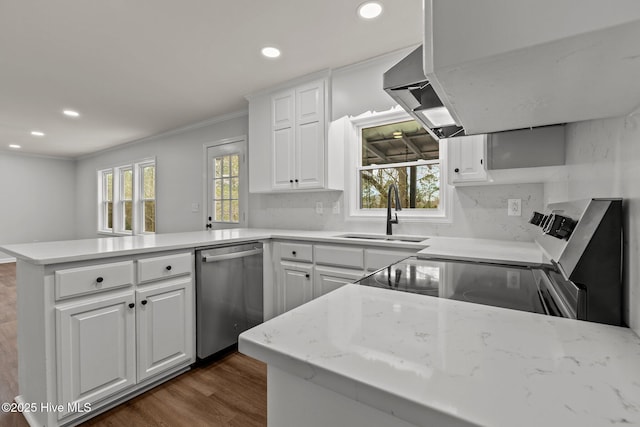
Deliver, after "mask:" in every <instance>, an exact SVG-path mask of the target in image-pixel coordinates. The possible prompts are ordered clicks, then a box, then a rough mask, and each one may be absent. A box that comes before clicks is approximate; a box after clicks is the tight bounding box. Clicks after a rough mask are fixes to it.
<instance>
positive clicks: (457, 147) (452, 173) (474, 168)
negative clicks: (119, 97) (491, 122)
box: [447, 135, 487, 184]
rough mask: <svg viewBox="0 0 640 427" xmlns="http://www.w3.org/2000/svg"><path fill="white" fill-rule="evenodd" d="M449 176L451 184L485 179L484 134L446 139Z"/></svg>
mask: <svg viewBox="0 0 640 427" xmlns="http://www.w3.org/2000/svg"><path fill="white" fill-rule="evenodd" d="M447 144H448V147H449V165H448V166H449V177H450V182H451V183H452V184H456V183H461V182H478V181H486V180H487V169H486V165H485V153H486V146H487V136H486V135H471V136H462V137H457V138H449V139H448V140H447Z"/></svg>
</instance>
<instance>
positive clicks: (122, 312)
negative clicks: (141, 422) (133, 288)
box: [55, 292, 136, 417]
mask: <svg viewBox="0 0 640 427" xmlns="http://www.w3.org/2000/svg"><path fill="white" fill-rule="evenodd" d="M55 311H56V347H57V357H58V403H60V404H62V405H64V409H63V411H62V412H61V414H60V416H61V417H62V416H64V415H66V414H68V409H69V408H68V406H67V404H68V403H73V404H77V407H82V405H83V404H84V403H91V402H96V401H98V400H100V399H103V398H105V397H107V396H110V395H112V394H114V393H116V392H118V391H120V390H123V389H125V388H127V387H130V386H133V385H134V384H135V382H136V366H135V358H136V343H135V306H134V296H133V292H127V293H121V294H116V295H113V296H110V297H100V299H96V298H92V299H85V300H84V301H82V302H76V303H70V304H65V305H60V306H58V307H56V310H55Z"/></svg>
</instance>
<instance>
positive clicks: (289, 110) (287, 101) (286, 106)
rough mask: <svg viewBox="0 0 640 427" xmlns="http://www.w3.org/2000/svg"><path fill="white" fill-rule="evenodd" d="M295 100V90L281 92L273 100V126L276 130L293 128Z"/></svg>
mask: <svg viewBox="0 0 640 427" xmlns="http://www.w3.org/2000/svg"><path fill="white" fill-rule="evenodd" d="M294 99H295V92H294V91H293V90H288V91H285V92H281V93H279V94H277V95H274V96H273V97H272V98H271V114H272V115H271V126H272V128H273V129H274V130H277V129H284V128H291V127H293V124H294V116H293V109H294Z"/></svg>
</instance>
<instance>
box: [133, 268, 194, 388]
mask: <svg viewBox="0 0 640 427" xmlns="http://www.w3.org/2000/svg"><path fill="white" fill-rule="evenodd" d="M191 288H192V286H191V278H186V279H181V280H176V281H174V282H172V283H168V284H163V285H160V286H153V287H149V288H143V289H139V290H136V314H137V328H136V329H137V333H138V370H137V371H138V381H143V380H145V379H147V378H149V377H151V376H153V375H155V374H157V373H160V372H163V371H165V370H167V369H169V368H171V367H173V366H175V365H179V364H181V363H184V362H189V361H190V360H191V358H192V357H193V347H194V345H193V338H192V336H193V334H192V331H193V325H192V322H191V316H190V313H189V310H188V309H189V305H188V301H190V300H191Z"/></svg>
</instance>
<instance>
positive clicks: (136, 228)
mask: <svg viewBox="0 0 640 427" xmlns="http://www.w3.org/2000/svg"><path fill="white" fill-rule="evenodd" d="M149 165H154V166H155V165H156V159H155V157H149V158H145V159H142V160H139V161H136V162H132V163H126V164H120V165H118V166H112V167H109V168H105V169H100V170H98V171H97V178H98V179H97V180H98V191H97V193H96V194H97V195H98V218H97V219H98V226H97V231H98V234H100V235H106V236H132V235H138V234H155V233H152V232H143V231H142V230H143V229H144V224H143V221H144V220H143V219H142V218H141V216H142V211H143V210H142V207H141V203H142V201H141V200H142V197H141V193H140V192H141V185H140V179H141V171H142V168H143V167H145V166H149ZM125 170H131V171H132V175H133V193H132V196H133V200H132V223H131V228H132V230H131V231H129V230H124V217H123V215H121V213H123V212H124V211H123V209H122V203H123V201H122V200H121V197H120V196H121V191H122V182H121V179H120V175H121V173H122V172H123V171H125ZM107 172H112V173H113V183H112V185H113V208H112V212H113V213H112V215H113V220H112V221H113V224H112V226H113V227H112V228H111V229H108V228H106V227H103V226H104V225H106V215H105V211H104V209H103V206H104V203H103V202H104V199H105V189H104V184H103V176H104V174H105V173H107ZM155 178H156V182H155V183H154V185H157V180H158V168H157V167H156V173H155ZM157 197H158V195H157V194H156V199H155V200H156V230H157V224H158V217H157V212H158V210H157Z"/></svg>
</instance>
